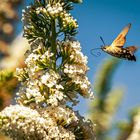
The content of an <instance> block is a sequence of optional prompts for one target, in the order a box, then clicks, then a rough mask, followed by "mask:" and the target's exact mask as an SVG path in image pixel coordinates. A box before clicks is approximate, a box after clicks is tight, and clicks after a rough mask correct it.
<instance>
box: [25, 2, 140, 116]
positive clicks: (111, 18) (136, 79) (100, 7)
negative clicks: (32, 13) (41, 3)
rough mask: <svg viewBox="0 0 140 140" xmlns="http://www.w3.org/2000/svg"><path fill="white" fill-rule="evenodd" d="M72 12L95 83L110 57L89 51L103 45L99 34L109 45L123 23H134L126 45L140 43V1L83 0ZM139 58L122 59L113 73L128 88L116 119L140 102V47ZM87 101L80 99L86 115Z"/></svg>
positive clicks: (79, 107)
mask: <svg viewBox="0 0 140 140" xmlns="http://www.w3.org/2000/svg"><path fill="white" fill-rule="evenodd" d="M26 2H27V3H28V2H30V0H28V1H26ZM72 15H73V16H74V17H75V18H76V19H77V20H78V23H79V33H78V35H77V39H78V40H79V41H80V42H81V46H82V49H83V53H84V54H85V55H87V56H88V60H89V63H88V66H89V67H90V71H89V72H88V77H89V79H90V81H92V82H93V84H94V83H95V82H96V81H94V77H95V74H96V71H97V69H98V68H99V65H100V64H101V63H102V62H103V61H104V59H105V58H109V57H110V56H109V55H108V54H105V53H102V55H101V56H100V57H94V56H92V55H91V54H90V50H91V49H93V48H96V47H100V46H101V45H102V42H101V40H100V38H99V37H100V36H102V37H103V38H104V41H105V43H106V44H111V42H112V41H113V40H114V39H115V38H116V37H117V35H118V34H119V32H120V31H121V30H122V29H123V28H124V26H126V25H127V24H128V23H132V26H131V29H130V31H129V33H128V35H127V41H126V44H125V46H131V45H137V46H140V1H139V0H83V4H80V5H75V8H74V11H73V12H72ZM136 57H137V62H129V61H126V60H122V61H121V65H120V66H119V67H118V69H117V71H116V73H115V75H114V79H113V85H114V86H120V87H124V89H125V95H124V99H123V102H122V104H121V107H120V108H119V110H118V113H117V119H124V118H125V117H126V116H127V115H126V113H127V112H128V110H129V109H130V108H132V107H134V106H136V105H138V104H140V93H139V91H140V50H138V51H137V52H136ZM116 96H117V95H116ZM86 104H87V103H86V102H85V100H83V99H81V102H80V104H79V105H78V107H77V108H78V109H80V112H81V114H86V112H87V107H86Z"/></svg>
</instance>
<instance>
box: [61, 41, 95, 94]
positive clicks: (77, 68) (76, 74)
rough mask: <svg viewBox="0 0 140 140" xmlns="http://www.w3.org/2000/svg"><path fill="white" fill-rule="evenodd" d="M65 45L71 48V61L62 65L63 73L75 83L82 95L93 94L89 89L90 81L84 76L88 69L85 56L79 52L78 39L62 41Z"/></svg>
mask: <svg viewBox="0 0 140 140" xmlns="http://www.w3.org/2000/svg"><path fill="white" fill-rule="evenodd" d="M63 45H64V46H65V47H69V49H70V50H71V54H70V60H72V61H73V63H72V64H71V63H66V64H65V65H64V73H66V74H67V75H68V76H69V77H70V78H72V81H73V82H74V83H75V84H77V85H78V86H79V87H80V89H81V92H82V94H83V95H88V93H89V92H90V95H91V94H93V93H92V92H91V90H90V85H91V83H90V81H89V80H88V78H87V77H86V72H87V71H88V70H89V68H88V67H87V62H88V61H87V56H84V55H83V53H82V52H81V46H80V43H79V42H78V41H70V40H68V41H66V42H64V43H63Z"/></svg>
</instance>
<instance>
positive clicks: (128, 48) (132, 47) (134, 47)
mask: <svg viewBox="0 0 140 140" xmlns="http://www.w3.org/2000/svg"><path fill="white" fill-rule="evenodd" d="M126 49H127V50H129V51H131V52H132V53H134V52H136V51H137V49H138V47H137V46H129V47H126Z"/></svg>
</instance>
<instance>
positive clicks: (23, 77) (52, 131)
mask: <svg viewBox="0 0 140 140" xmlns="http://www.w3.org/2000/svg"><path fill="white" fill-rule="evenodd" d="M73 3H75V4H76V3H81V1H79V0H44V1H39V0H35V2H34V4H32V5H31V6H28V7H27V8H26V9H25V10H23V15H22V16H23V17H22V21H23V24H24V37H25V38H27V39H28V41H29V43H30V48H29V50H27V52H26V53H25V67H24V68H17V69H16V77H17V78H18V80H19V81H21V86H20V87H19V90H18V92H17V93H16V94H17V97H16V105H11V106H9V107H6V108H5V109H4V110H3V111H2V112H0V131H1V132H2V133H3V134H5V135H8V136H9V137H11V138H12V139H14V140H25V139H26V140H51V139H54V140H81V139H83V140H94V139H95V136H94V132H93V124H92V122H91V121H90V120H86V119H85V118H84V117H82V116H81V115H80V114H79V113H78V112H77V111H74V110H73V106H74V105H77V104H78V102H79V98H78V97H79V96H82V97H84V98H90V97H93V92H92V91H91V84H90V81H89V80H88V77H87V76H86V73H87V71H88V70H89V68H88V66H87V62H88V60H87V56H85V55H84V54H83V53H82V52H81V45H80V42H79V41H77V40H76V39H75V35H76V34H77V29H78V23H77V21H76V20H75V19H74V18H73V17H72V15H71V14H70V11H71V10H72V9H73ZM72 38H74V39H72Z"/></svg>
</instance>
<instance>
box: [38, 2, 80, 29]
mask: <svg viewBox="0 0 140 140" xmlns="http://www.w3.org/2000/svg"><path fill="white" fill-rule="evenodd" d="M63 6H64V3H59V2H58V3H54V4H52V5H51V4H48V5H47V7H46V8H43V7H38V8H37V9H36V13H37V14H39V13H43V14H45V15H47V16H52V17H60V18H61V20H62V24H63V28H66V27H67V26H68V27H74V28H77V27H78V24H77V20H76V19H74V18H73V17H72V16H71V14H70V13H67V11H66V10H65V9H63Z"/></svg>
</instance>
